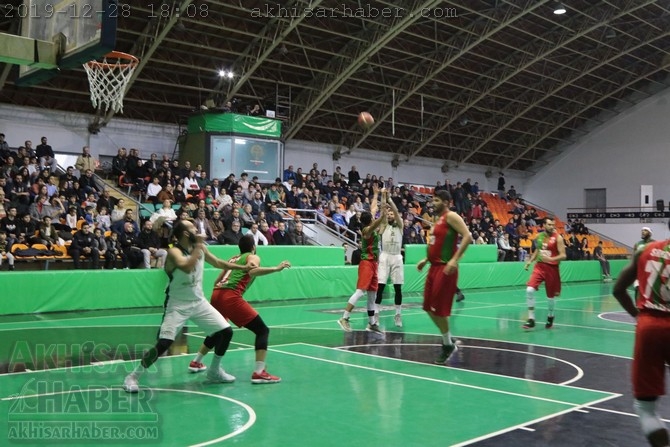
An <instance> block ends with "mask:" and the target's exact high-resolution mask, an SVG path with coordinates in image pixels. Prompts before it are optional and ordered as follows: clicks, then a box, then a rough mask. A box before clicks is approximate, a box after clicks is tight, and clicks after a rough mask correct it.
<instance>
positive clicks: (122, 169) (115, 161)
mask: <svg viewBox="0 0 670 447" xmlns="http://www.w3.org/2000/svg"><path fill="white" fill-rule="evenodd" d="M127 170H128V158H127V156H126V148H125V147H122V148H119V150H118V151H117V153H116V155H115V156H114V157H112V174H113V175H115V176H122V175H123V176H125V175H126V172H127Z"/></svg>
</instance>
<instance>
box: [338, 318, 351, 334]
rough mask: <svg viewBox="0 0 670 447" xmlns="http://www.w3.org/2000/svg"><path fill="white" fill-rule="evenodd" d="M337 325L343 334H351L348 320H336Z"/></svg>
mask: <svg viewBox="0 0 670 447" xmlns="http://www.w3.org/2000/svg"><path fill="white" fill-rule="evenodd" d="M337 324H339V325H340V327H341V328H342V329H343V330H344V331H345V332H351V325H350V324H349V319H348V318H340V319H339V320H337Z"/></svg>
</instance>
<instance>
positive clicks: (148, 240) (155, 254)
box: [137, 220, 167, 269]
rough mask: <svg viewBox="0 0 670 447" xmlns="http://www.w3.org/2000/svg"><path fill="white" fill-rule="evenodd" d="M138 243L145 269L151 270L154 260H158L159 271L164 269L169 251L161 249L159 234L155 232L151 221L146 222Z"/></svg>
mask: <svg viewBox="0 0 670 447" xmlns="http://www.w3.org/2000/svg"><path fill="white" fill-rule="evenodd" d="M137 242H138V246H139V247H140V250H141V252H142V256H143V259H144V268H145V269H150V268H151V259H152V258H154V259H156V268H157V269H161V268H163V266H164V265H165V260H166V259H167V251H166V250H164V249H162V248H161V241H160V237H159V236H158V233H156V232H155V231H153V223H152V222H151V221H149V220H148V221H146V222H144V226H143V227H142V232H141V233H140V235H139V237H138V241H137Z"/></svg>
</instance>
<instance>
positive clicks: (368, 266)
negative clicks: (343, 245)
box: [337, 182, 388, 334]
mask: <svg viewBox="0 0 670 447" xmlns="http://www.w3.org/2000/svg"><path fill="white" fill-rule="evenodd" d="M372 190H373V192H374V197H373V198H372V203H371V204H370V212H368V211H363V212H362V213H361V225H362V227H363V229H362V230H361V263H360V264H358V281H357V283H356V291H355V292H354V294H353V295H351V297H350V298H349V300H348V301H347V305H346V306H345V307H344V313H343V314H342V318H340V319H339V320H337V324H339V325H340V327H341V328H342V329H344V330H345V331H347V332H351V324H350V323H349V316H350V315H351V311H352V310H353V309H354V306H355V305H356V302H357V301H358V300H359V298H361V297H362V296H363V295H365V294H366V293H367V296H368V306H367V308H368V325H367V327H366V328H365V330H367V331H370V332H375V333H377V334H381V333H382V331H381V329H379V325H378V324H377V323H376V320H375V309H376V307H377V306H376V304H375V299H376V298H377V286H378V281H377V268H378V261H379V233H378V232H377V228H379V226H380V225H381V224H382V222H383V221H384V220H385V219H386V210H387V209H388V204H387V203H386V200H387V199H386V194H387V192H386V190H383V191H382V203H383V204H384V205H383V208H382V210H381V213H379V217H378V218H377V219H375V220H373V219H374V216H375V214H376V213H377V194H378V193H379V185H377V183H376V182H373V184H372Z"/></svg>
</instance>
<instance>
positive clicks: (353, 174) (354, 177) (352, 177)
mask: <svg viewBox="0 0 670 447" xmlns="http://www.w3.org/2000/svg"><path fill="white" fill-rule="evenodd" d="M347 181H348V182H349V186H352V187H353V188H354V189H356V188H358V187H360V181H361V175H360V174H359V173H358V170H357V169H356V166H352V167H351V170H350V171H349V172H348V173H347Z"/></svg>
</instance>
